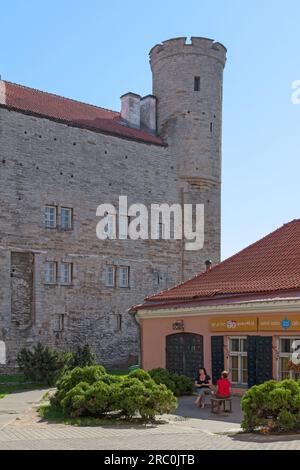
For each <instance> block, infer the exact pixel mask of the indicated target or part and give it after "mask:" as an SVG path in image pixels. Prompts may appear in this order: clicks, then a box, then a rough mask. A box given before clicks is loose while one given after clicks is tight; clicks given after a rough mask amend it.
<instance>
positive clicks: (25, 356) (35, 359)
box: [17, 343, 73, 385]
mask: <svg viewBox="0 0 300 470" xmlns="http://www.w3.org/2000/svg"><path fill="white" fill-rule="evenodd" d="M72 361H73V354H72V353H68V352H65V353H61V352H58V351H56V350H55V349H51V348H48V347H47V346H43V345H42V344H41V343H38V344H37V345H36V346H34V347H33V348H32V350H30V349H26V348H23V349H21V351H20V352H19V354H18V357H17V362H18V366H19V368H20V370H21V372H22V373H23V374H24V376H25V379H26V380H30V381H32V382H38V383H45V384H47V385H53V384H54V383H55V381H56V380H57V378H58V377H59V376H60V375H61V374H62V373H63V372H64V371H65V370H66V369H67V368H68V367H70V365H71V364H72Z"/></svg>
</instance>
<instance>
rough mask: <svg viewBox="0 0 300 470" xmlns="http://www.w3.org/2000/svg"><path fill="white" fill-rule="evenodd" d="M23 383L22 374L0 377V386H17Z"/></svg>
mask: <svg viewBox="0 0 300 470" xmlns="http://www.w3.org/2000/svg"><path fill="white" fill-rule="evenodd" d="M22 382H25V377H24V375H23V374H13V375H0V385H1V384H14V383H16V384H18V383H22Z"/></svg>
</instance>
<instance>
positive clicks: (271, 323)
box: [258, 315, 300, 332]
mask: <svg viewBox="0 0 300 470" xmlns="http://www.w3.org/2000/svg"><path fill="white" fill-rule="evenodd" d="M258 330H259V331H298V332H300V316H299V315H298V316H287V315H281V316H269V315H268V316H267V315H265V316H260V317H259V319H258Z"/></svg>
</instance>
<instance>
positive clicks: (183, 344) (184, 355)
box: [166, 333, 204, 377]
mask: <svg viewBox="0 0 300 470" xmlns="http://www.w3.org/2000/svg"><path fill="white" fill-rule="evenodd" d="M203 359H204V358H203V336H202V335H197V334H195V333H175V334H172V335H169V336H167V337H166V368H167V369H168V370H169V371H170V372H173V373H176V374H183V375H187V376H188V377H195V374H196V372H197V368H198V367H199V366H201V365H202V366H203Z"/></svg>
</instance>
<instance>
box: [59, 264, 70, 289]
mask: <svg viewBox="0 0 300 470" xmlns="http://www.w3.org/2000/svg"><path fill="white" fill-rule="evenodd" d="M65 266H66V267H67V270H66V272H67V280H66V279H65V278H63V272H64V271H63V268H65ZM72 271H73V263H69V262H68V261H62V262H61V263H60V266H59V282H60V284H62V285H63V286H69V285H70V284H72Z"/></svg>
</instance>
